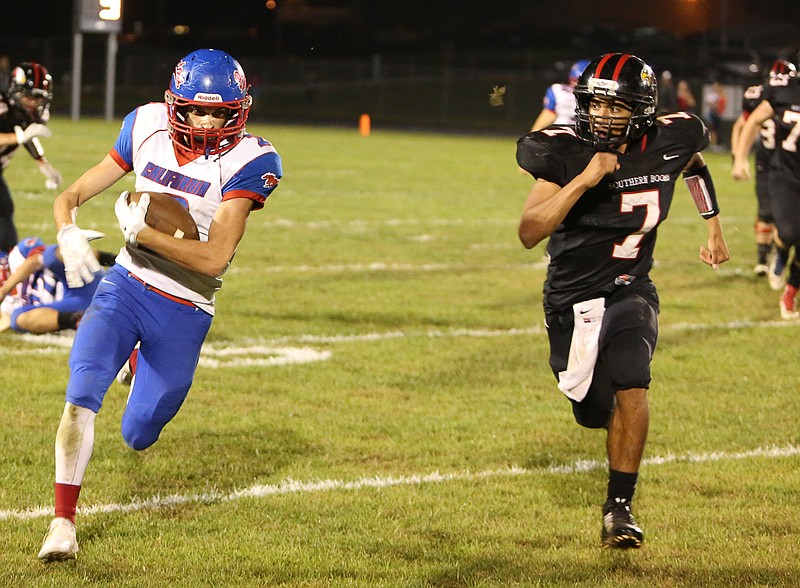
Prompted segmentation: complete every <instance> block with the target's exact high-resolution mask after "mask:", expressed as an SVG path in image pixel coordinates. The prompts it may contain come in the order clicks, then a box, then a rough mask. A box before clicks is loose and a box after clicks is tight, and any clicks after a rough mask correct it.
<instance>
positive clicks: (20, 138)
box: [14, 123, 53, 145]
mask: <svg viewBox="0 0 800 588" xmlns="http://www.w3.org/2000/svg"><path fill="white" fill-rule="evenodd" d="M14 134H15V135H16V136H17V143H18V144H19V145H22V144H23V143H27V142H28V141H30V140H31V139H33V138H34V137H49V136H51V135H52V134H53V131H51V130H50V129H48V128H47V126H46V125H43V124H41V123H33V124H30V125H28V126H27V128H25V129H24V130H23V128H22V127H14Z"/></svg>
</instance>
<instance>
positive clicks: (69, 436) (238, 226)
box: [39, 49, 283, 562]
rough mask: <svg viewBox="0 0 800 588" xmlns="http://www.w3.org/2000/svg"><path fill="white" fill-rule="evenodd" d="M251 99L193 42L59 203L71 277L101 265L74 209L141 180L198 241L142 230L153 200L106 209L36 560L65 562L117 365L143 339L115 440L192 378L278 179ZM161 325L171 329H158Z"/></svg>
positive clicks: (162, 413)
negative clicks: (243, 248)
mask: <svg viewBox="0 0 800 588" xmlns="http://www.w3.org/2000/svg"><path fill="white" fill-rule="evenodd" d="M251 103H252V98H251V96H250V94H249V92H248V84H247V80H246V78H245V74H244V71H243V70H242V67H241V66H240V65H239V63H238V62H237V61H236V60H235V59H234V58H233V57H231V56H230V55H228V54H227V53H225V52H224V51H220V50H216V49H200V50H198V51H194V52H192V53H190V54H189V55H187V56H186V57H184V58H183V59H181V60H180V61H179V62H178V64H177V65H176V66H175V70H174V72H173V74H172V79H171V81H170V85H169V89H168V90H167V91H166V94H165V100H164V102H163V103H150V104H145V105H143V106H140V107H139V108H137V109H136V110H134V111H133V112H131V113H130V114H129V115H128V116H126V117H125V120H124V122H123V124H122V129H121V130H120V134H119V137H118V138H117V142H116V143H115V145H114V148H113V149H112V150H111V152H110V153H109V154H108V155H106V157H105V158H104V159H103V160H102V161H100V163H98V164H97V165H95V166H94V167H92V168H91V169H89V170H88V171H87V172H85V173H84V174H83V175H82V176H81V177H80V178H79V179H78V180H77V181H75V183H73V184H72V185H71V186H69V187H68V188H67V189H66V190H65V191H64V192H62V193H61V194H60V195H59V196H58V198H57V199H56V201H55V203H54V207H53V209H54V217H55V221H56V225H57V227H58V243H59V246H60V248H61V254H62V257H63V259H64V265H65V269H66V277H67V280H68V281H69V283H70V285H72V284H79V283H82V282H83V281H85V280H90V279H91V277H92V272H93V271H95V270H96V259H95V258H94V257H93V256H92V255H91V254H90V253H91V248H90V247H89V244H88V242H87V241H86V238H85V237H84V236H83V234H82V233H81V232H80V229H79V228H78V227H77V226H76V224H75V214H74V210H75V209H76V208H77V207H79V206H81V205H82V204H84V203H85V202H86V201H87V200H89V199H90V198H93V197H94V196H96V195H97V194H99V193H101V192H103V191H104V190H105V189H107V188H109V187H111V186H112V185H114V184H115V183H116V182H117V181H118V180H120V179H121V178H122V177H123V176H124V175H125V174H127V173H128V172H131V171H133V172H134V173H135V175H136V182H135V190H136V191H152V192H167V193H170V194H172V195H174V196H175V197H176V198H178V199H179V200H180V201H181V202H183V203H184V204H185V205H186V206H187V207H188V210H189V212H190V214H191V215H192V217H193V218H194V220H195V221H196V223H197V227H198V230H199V233H200V240H199V241H195V240H189V239H179V238H176V237H173V236H171V235H167V234H164V233H160V232H158V231H156V230H155V229H153V228H150V227H148V226H147V225H146V224H145V222H144V219H145V215H146V213H147V208H148V206H149V198H147V197H146V196H144V195H143V196H142V197H141V198H140V199H139V202H138V203H137V204H131V205H128V204H127V202H126V201H125V196H126V193H123V195H121V196H120V198H119V199H118V201H117V205H116V206H115V212H116V214H117V218H118V220H119V224H120V228H121V229H122V232H123V235H124V236H125V243H126V244H125V247H123V249H122V250H121V251H120V253H119V255H118V256H117V260H116V264H115V265H114V266H112V268H111V269H109V271H108V272H107V273H106V274H105V275H104V276H103V278H102V279H101V281H100V285H99V286H98V288H97V292H96V294H95V297H94V299H93V301H92V304H91V306H90V307H89V308H88V309H87V311H86V313H85V314H84V317H83V320H82V322H81V325H80V328H79V329H78V331H77V334H76V337H75V343H74V345H73V348H72V354H71V356H70V361H69V365H70V379H69V384H68V385H67V393H66V400H67V402H66V406H65V409H64V413H63V416H62V419H61V423H60V425H59V427H58V434H57V436H56V448H55V449H56V451H55V454H56V467H55V518H54V519H53V521H52V522H51V524H50V528H49V531H48V533H47V536H46V537H45V541H44V545H43V546H42V549H41V551H40V552H39V558H40V559H41V560H42V561H44V562H52V561H63V560H67V559H73V558H75V556H76V553H77V551H78V544H77V540H76V533H75V512H76V509H77V502H78V494H79V492H80V488H81V483H82V480H83V476H84V473H85V472H86V468H87V465H88V462H89V458H90V457H91V454H92V449H93V445H94V420H95V416H96V414H97V412H98V410H99V409H100V406H101V404H102V401H103V397H104V395H105V393H106V391H107V390H108V388H109V386H110V385H111V383H112V382H113V381H114V379H115V376H116V375H117V372H118V371H119V370H120V368H121V367H122V365H123V364H124V363H125V362H126V361H127V359H128V357H129V355H130V354H131V352H132V351H133V349H134V348H135V346H136V345H137V344H139V353H138V362H137V369H136V375H135V377H134V379H133V383H132V386H131V392H130V396H129V398H128V403H127V406H126V408H125V412H124V414H123V416H122V436H123V438H124V440H125V442H126V443H127V444H128V445H129V446H130V447H131V448H132V449H135V450H141V449H145V448H147V447H149V446H150V445H152V444H153V443H155V442H156V440H157V439H158V437H159V435H160V433H161V430H162V429H163V427H164V425H166V424H167V423H168V422H169V421H170V420H171V419H172V418H173V417H174V416H175V414H176V413H177V412H178V409H179V408H180V406H181V404H182V403H183V401H184V399H185V398H186V395H187V393H188V391H189V387H190V386H191V384H192V379H193V377H194V372H195V368H196V366H197V362H198V360H199V357H200V348H201V346H202V344H203V341H204V340H205V337H206V334H207V332H208V329H209V328H210V326H211V319H212V317H213V314H214V295H215V293H216V291H217V290H219V288H220V287H221V285H222V278H221V276H222V274H223V273H224V272H225V270H226V268H227V267H228V264H229V263H230V261H231V258H232V257H233V254H234V252H235V251H236V247H237V246H238V244H239V241H240V240H241V239H242V237H243V235H244V232H245V226H246V221H247V217H248V216H249V214H250V212H251V211H253V210H257V209H260V208H262V207H263V205H264V201H265V200H266V198H267V197H268V196H269V195H270V193H271V192H272V191H273V190H274V189H275V187H276V186H277V185H278V182H279V181H280V178H281V175H282V173H283V172H282V167H281V160H280V157H279V156H278V154H277V152H276V151H275V149H274V148H273V146H272V145H271V144H270V143H269V142H268V141H266V140H265V139H263V138H261V137H257V136H254V135H250V134H248V133H247V131H246V130H245V123H246V121H247V117H248V114H249V112H250V106H251ZM165 325H168V328H167V327H165Z"/></svg>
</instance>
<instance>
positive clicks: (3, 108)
mask: <svg viewBox="0 0 800 588" xmlns="http://www.w3.org/2000/svg"><path fill="white" fill-rule="evenodd" d="M32 122H33V121H32V120H31V119H30V118H28V116H27V115H26V113H25V112H23V111H21V110H19V109H17V108H14V107H12V106H11V105H10V104H9V103H8V99H7V98H6V95H5V94H0V133H13V132H14V127H21V128H23V129H26V128H28V125H30V124H31V123H32ZM17 147H19V145H16V144H15V145H0V170H1V169H2V168H4V167H5V166H6V165H7V164H8V161H9V159H10V158H11V155H12V154H13V153H14V151H16V149H17ZM25 148H26V149H27V150H28V152H29V153H30V154H31V155H32V156H33V157H34V158H35V159H41V157H42V156H41V154H40V153H39V152H38V150H37V149H36V147H34V146H33V145H32V144H31V143H26V144H25Z"/></svg>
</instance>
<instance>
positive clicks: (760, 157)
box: [742, 84, 775, 165]
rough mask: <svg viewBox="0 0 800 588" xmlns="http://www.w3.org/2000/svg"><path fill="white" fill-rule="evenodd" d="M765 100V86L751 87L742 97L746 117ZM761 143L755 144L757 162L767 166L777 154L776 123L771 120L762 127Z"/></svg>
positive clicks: (760, 131) (760, 130) (759, 132)
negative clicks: (774, 154) (773, 155)
mask: <svg viewBox="0 0 800 588" xmlns="http://www.w3.org/2000/svg"><path fill="white" fill-rule="evenodd" d="M762 100H764V86H762V85H761V84H759V85H757V86H749V87H748V88H746V89H745V91H744V94H743V95H742V112H743V113H744V114H745V117H747V116H750V113H752V112H753V111H754V110H755V109H756V107H757V106H758V105H759V104H761V102H762ZM758 136H759V141H758V142H756V144H755V149H754V150H755V154H756V161H757V162H759V163H761V164H762V165H766V164H767V163H768V162H769V160H770V158H771V157H772V154H773V153H775V121H774V120H772V119H769V120H767V121H765V122H764V124H762V125H761V128H760V129H759V131H758Z"/></svg>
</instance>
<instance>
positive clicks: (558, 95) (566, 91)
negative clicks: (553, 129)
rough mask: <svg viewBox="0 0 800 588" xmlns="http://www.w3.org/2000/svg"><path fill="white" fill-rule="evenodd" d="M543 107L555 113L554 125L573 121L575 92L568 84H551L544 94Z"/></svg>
mask: <svg viewBox="0 0 800 588" xmlns="http://www.w3.org/2000/svg"><path fill="white" fill-rule="evenodd" d="M543 102H544V108H545V109H547V110H552V111H553V112H555V113H556V120H555V121H554V122H553V124H555V125H568V124H572V123H574V122H575V106H576V103H575V94H573V91H572V86H570V85H569V84H553V85H552V86H550V87H549V88H548V89H547V92H545V95H544V100H543Z"/></svg>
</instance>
